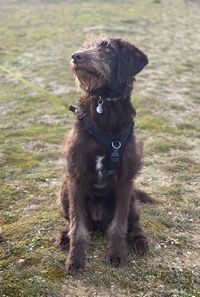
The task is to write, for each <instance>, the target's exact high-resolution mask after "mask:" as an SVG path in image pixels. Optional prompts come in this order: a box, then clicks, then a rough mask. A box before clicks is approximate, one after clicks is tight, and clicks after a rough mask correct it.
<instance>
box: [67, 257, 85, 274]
mask: <svg viewBox="0 0 200 297" xmlns="http://www.w3.org/2000/svg"><path fill="white" fill-rule="evenodd" d="M65 267H66V270H67V271H68V272H69V273H70V274H74V273H77V272H82V271H83V270H84V268H85V261H84V260H83V259H79V258H75V257H70V256H69V257H68V259H67V261H66V263H65Z"/></svg>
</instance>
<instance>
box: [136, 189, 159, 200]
mask: <svg viewBox="0 0 200 297" xmlns="http://www.w3.org/2000/svg"><path fill="white" fill-rule="evenodd" d="M134 194H135V197H136V199H137V200H138V201H140V202H141V203H157V202H158V201H157V200H156V199H155V198H153V197H151V196H150V195H149V194H147V193H146V192H144V191H142V190H139V189H134Z"/></svg>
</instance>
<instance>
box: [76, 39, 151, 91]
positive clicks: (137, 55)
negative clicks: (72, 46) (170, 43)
mask: <svg viewBox="0 0 200 297" xmlns="http://www.w3.org/2000/svg"><path fill="white" fill-rule="evenodd" d="M147 63H148V59H147V56H146V55H145V54H144V53H143V52H142V51H140V50H139V49H138V48H136V47H135V46H134V45H132V44H131V43H129V42H127V41H125V40H123V39H109V38H107V37H105V36H103V37H99V38H96V39H94V38H93V39H90V40H88V41H87V42H85V43H84V45H83V48H82V49H80V50H79V51H77V52H75V53H73V55H72V60H71V66H72V70H73V71H74V73H75V77H76V81H77V82H78V84H79V86H80V87H81V88H82V89H84V90H85V91H87V92H91V91H95V90H97V89H99V88H102V87H106V86H109V87H110V88H111V89H114V90H116V89H118V88H120V87H122V85H124V84H127V83H128V82H130V81H133V77H134V76H135V75H136V74H138V73H139V72H140V71H141V70H142V69H143V68H144V66H145V65H146V64H147Z"/></svg>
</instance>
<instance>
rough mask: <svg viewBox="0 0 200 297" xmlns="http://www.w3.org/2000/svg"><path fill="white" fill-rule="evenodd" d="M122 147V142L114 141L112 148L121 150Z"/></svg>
mask: <svg viewBox="0 0 200 297" xmlns="http://www.w3.org/2000/svg"><path fill="white" fill-rule="evenodd" d="M121 146H122V143H121V142H120V141H112V147H113V148H114V149H115V150H119V149H120V148H121Z"/></svg>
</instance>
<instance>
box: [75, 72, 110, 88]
mask: <svg viewBox="0 0 200 297" xmlns="http://www.w3.org/2000/svg"><path fill="white" fill-rule="evenodd" d="M74 73H75V82H76V85H77V86H78V88H79V89H82V90H84V91H85V92H87V93H91V92H92V91H95V90H97V89H99V88H101V87H102V86H104V85H105V78H103V77H101V76H98V75H96V74H93V73H90V72H87V71H84V70H82V69H77V70H76V71H74Z"/></svg>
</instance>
